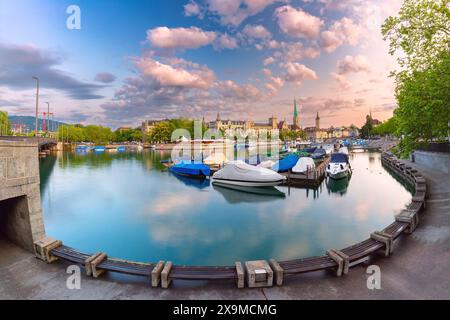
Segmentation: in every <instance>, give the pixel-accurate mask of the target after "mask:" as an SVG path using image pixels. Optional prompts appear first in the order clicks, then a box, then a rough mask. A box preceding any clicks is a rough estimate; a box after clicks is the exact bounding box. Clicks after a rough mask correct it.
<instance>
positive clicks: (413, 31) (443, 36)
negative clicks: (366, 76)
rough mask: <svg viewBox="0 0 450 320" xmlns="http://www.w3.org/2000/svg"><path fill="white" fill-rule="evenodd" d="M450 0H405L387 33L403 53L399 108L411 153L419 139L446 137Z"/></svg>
mask: <svg viewBox="0 0 450 320" xmlns="http://www.w3.org/2000/svg"><path fill="white" fill-rule="evenodd" d="M449 1H450V0H434V1H433V0H404V3H403V5H402V8H401V10H400V12H399V15H398V16H397V17H389V18H388V19H387V20H386V21H385V23H384V25H383V26H382V34H383V37H384V39H385V40H388V41H389V45H390V47H389V53H390V54H391V55H394V54H396V55H397V56H398V62H399V65H400V69H399V70H396V71H394V72H393V75H394V76H395V80H396V90H395V93H396V98H397V102H398V108H397V109H396V110H395V111H394V114H395V118H396V120H395V121H396V122H397V125H398V127H397V130H396V133H397V134H398V135H399V136H400V137H401V138H402V139H401V142H400V145H399V147H400V152H401V154H402V155H403V156H407V155H408V154H409V153H410V152H411V151H412V150H414V148H415V147H416V145H417V143H418V142H421V141H431V140H440V139H445V138H446V137H447V135H448V123H449V121H450V103H449V101H450V95H449V94H450V4H449Z"/></svg>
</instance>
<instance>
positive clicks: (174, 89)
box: [101, 54, 270, 126]
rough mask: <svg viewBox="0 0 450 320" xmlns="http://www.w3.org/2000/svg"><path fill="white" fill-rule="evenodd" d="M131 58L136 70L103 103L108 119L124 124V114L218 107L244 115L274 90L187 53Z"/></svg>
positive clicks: (197, 112)
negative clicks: (222, 76)
mask: <svg viewBox="0 0 450 320" xmlns="http://www.w3.org/2000/svg"><path fill="white" fill-rule="evenodd" d="M132 61H133V65H134V66H135V69H136V70H135V71H136V76H133V77H129V78H126V79H125V80H124V84H123V85H122V87H120V88H119V89H117V90H116V92H115V94H114V98H113V99H111V100H110V101H108V102H106V103H103V104H102V105H101V108H102V109H103V110H104V112H103V116H104V121H105V122H108V123H110V124H111V125H116V126H120V125H122V124H123V119H127V120H128V121H129V122H138V121H142V119H146V118H156V119H162V118H167V117H173V116H174V115H180V114H181V115H183V116H184V117H193V118H195V117H199V116H204V115H208V114H217V112H218V111H220V112H221V114H224V115H226V114H236V113H239V114H240V115H241V116H242V117H244V116H245V114H248V111H249V108H250V106H252V105H254V103H257V102H261V101H263V100H264V99H265V98H266V97H267V96H269V95H270V93H264V92H262V91H261V90H260V89H259V88H258V87H256V86H255V85H253V84H238V83H236V82H234V81H232V80H224V81H219V80H217V79H216V78H215V75H214V73H213V72H212V71H211V70H210V69H208V68H207V67H206V66H201V65H198V64H196V63H193V62H190V61H186V60H184V59H179V58H161V59H160V61H158V60H156V59H155V58H154V57H151V56H149V55H146V54H144V55H143V56H142V57H136V58H133V59H132Z"/></svg>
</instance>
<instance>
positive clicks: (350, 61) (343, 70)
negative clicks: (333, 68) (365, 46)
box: [337, 55, 371, 74]
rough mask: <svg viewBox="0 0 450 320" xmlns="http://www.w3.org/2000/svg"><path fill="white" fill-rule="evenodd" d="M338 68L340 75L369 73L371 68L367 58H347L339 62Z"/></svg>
mask: <svg viewBox="0 0 450 320" xmlns="http://www.w3.org/2000/svg"><path fill="white" fill-rule="evenodd" d="M337 68H338V73H339V74H347V73H351V72H362V71H364V72H369V71H370V69H371V67H370V63H369V60H368V59H367V57H366V56H363V55H357V56H345V57H344V59H343V60H338V62H337Z"/></svg>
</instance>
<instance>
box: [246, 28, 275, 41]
mask: <svg viewBox="0 0 450 320" xmlns="http://www.w3.org/2000/svg"><path fill="white" fill-rule="evenodd" d="M242 32H243V33H244V34H245V35H246V36H248V37H250V38H254V39H268V38H271V37H272V34H271V33H270V32H269V30H267V29H266V28H264V27H263V26H262V25H246V26H245V28H244V29H243V30H242Z"/></svg>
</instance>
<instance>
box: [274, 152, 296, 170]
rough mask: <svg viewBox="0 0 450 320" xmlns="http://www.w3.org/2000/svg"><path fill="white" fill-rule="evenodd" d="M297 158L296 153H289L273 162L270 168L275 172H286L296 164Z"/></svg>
mask: <svg viewBox="0 0 450 320" xmlns="http://www.w3.org/2000/svg"><path fill="white" fill-rule="evenodd" d="M298 158H299V157H298V156H297V155H296V154H289V155H287V156H286V157H284V158H283V159H281V160H279V161H278V162H277V163H275V164H274V165H273V166H272V170H273V171H276V172H287V171H289V170H291V169H292V168H293V167H294V166H295V165H296V164H297V161H298Z"/></svg>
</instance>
